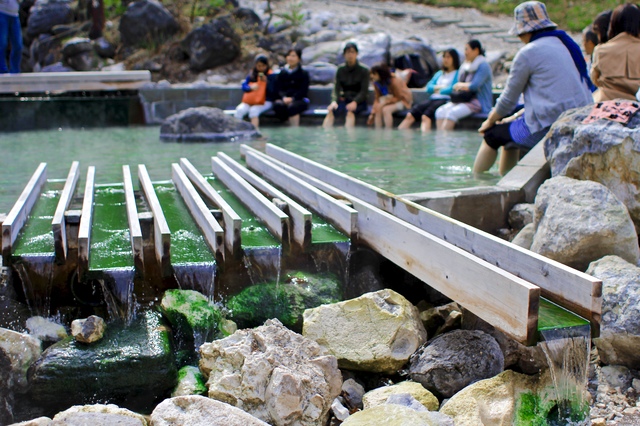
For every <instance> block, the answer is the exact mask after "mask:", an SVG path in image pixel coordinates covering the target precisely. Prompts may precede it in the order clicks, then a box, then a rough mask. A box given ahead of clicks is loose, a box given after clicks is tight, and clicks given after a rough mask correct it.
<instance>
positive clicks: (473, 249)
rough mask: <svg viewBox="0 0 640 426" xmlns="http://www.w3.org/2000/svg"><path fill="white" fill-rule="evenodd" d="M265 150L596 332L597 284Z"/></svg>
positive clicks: (357, 183)
mask: <svg viewBox="0 0 640 426" xmlns="http://www.w3.org/2000/svg"><path fill="white" fill-rule="evenodd" d="M243 149H244V148H243ZM266 152H267V154H268V155H270V156H273V157H274V158H277V159H278V160H280V161H282V162H284V163H286V164H289V165H291V166H293V167H295V168H297V169H300V170H301V171H303V172H304V173H306V174H309V175H311V176H313V177H315V178H317V179H318V180H320V181H322V182H326V183H327V184H329V185H332V186H334V187H336V188H339V189H341V190H342V191H344V192H346V193H349V194H352V195H353V196H355V197H357V198H360V199H362V200H364V201H366V202H369V203H371V204H372V205H374V206H377V207H379V208H381V209H383V210H385V211H387V212H389V213H392V214H393V215H394V216H396V217H398V218H400V219H402V220H404V221H406V222H408V223H411V224H412V225H415V226H417V227H419V228H420V229H423V230H425V231H427V232H429V233H431V234H433V235H435V236H437V237H439V238H441V239H443V240H445V241H448V242H450V243H452V244H454V245H455V246H457V247H460V248H462V249H464V250H466V251H467V252H469V253H472V254H474V255H475V256H478V257H479V258H481V259H483V260H485V261H487V262H489V263H491V264H493V265H496V266H499V267H501V268H503V269H504V270H506V271H508V272H511V273H513V274H515V275H517V276H519V277H522V278H524V279H525V280H527V281H529V282H531V283H533V284H535V285H537V286H539V287H540V288H541V289H542V295H543V296H544V297H546V298H548V299H549V300H551V301H553V302H555V303H557V304H559V305H560V306H562V307H564V308H566V309H569V310H571V311H573V312H575V313H576V314H578V315H580V316H582V317H585V318H587V319H588V320H590V321H591V327H592V331H593V332H594V335H598V334H599V327H600V317H601V311H602V281H601V280H598V279H596V278H594V277H592V276H590V275H587V274H584V273H582V272H580V271H576V270H575V269H573V268H570V267H568V266H565V265H563V264H561V263H559V262H556V261H554V260H551V259H548V258H546V257H544V256H541V255H539V254H537V253H533V252H531V251H529V250H526V249H523V248H521V247H518V246H516V245H514V244H511V243H509V242H507V241H504V240H502V239H500V238H497V237H495V236H493V235H491V234H488V233H486V232H483V231H480V230H478V229H476V228H473V227H471V226H469V225H466V224H465V223H462V222H460V221H457V220H454V219H451V218H449V217H447V216H445V215H442V214H440V213H437V212H434V211H433V210H429V209H427V208H426V207H424V206H421V205H419V204H417V203H414V202H411V201H409V200H405V199H403V198H402V197H398V196H396V195H394V194H391V193H389V192H387V191H384V190H382V189H380V188H377V187H375V186H373V185H370V184H368V183H365V182H362V181H360V180H358V179H355V178H352V177H350V176H348V175H346V174H344V173H341V172H338V171H336V170H333V169H330V168H329V167H326V166H323V165H322V164H319V163H317V162H314V161H312V160H308V159H306V158H304V157H302V156H299V155H297V154H294V153H291V152H289V151H286V150H284V149H282V148H279V147H277V146H275V145H271V144H267V148H266Z"/></svg>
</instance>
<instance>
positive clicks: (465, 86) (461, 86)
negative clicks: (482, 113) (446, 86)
mask: <svg viewBox="0 0 640 426" xmlns="http://www.w3.org/2000/svg"><path fill="white" fill-rule="evenodd" d="M453 90H462V91H469V83H456V84H454V85H453Z"/></svg>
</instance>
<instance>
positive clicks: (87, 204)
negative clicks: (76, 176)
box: [78, 166, 96, 279]
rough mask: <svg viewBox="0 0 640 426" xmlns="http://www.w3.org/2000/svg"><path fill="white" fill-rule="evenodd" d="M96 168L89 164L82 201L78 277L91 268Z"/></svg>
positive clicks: (80, 277)
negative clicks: (90, 249)
mask: <svg viewBox="0 0 640 426" xmlns="http://www.w3.org/2000/svg"><path fill="white" fill-rule="evenodd" d="M95 178H96V168H95V167H94V166H89V168H88V169H87V181H86V183H85V185H84V199H83V201H82V216H81V217H80V227H79V228H78V278H79V279H82V276H83V275H84V273H85V272H86V271H88V270H89V256H90V255H91V254H90V253H89V248H90V247H91V224H92V222H93V196H94V194H93V191H94V186H95Z"/></svg>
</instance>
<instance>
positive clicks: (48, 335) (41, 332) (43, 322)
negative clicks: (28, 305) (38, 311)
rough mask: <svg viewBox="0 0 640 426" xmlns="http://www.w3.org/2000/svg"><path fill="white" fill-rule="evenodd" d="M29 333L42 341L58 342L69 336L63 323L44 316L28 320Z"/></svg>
mask: <svg viewBox="0 0 640 426" xmlns="http://www.w3.org/2000/svg"><path fill="white" fill-rule="evenodd" d="M27 329H28V330H29V334H30V335H31V336H33V337H35V338H36V339H38V340H40V341H41V342H50V343H55V342H58V341H60V340H62V339H64V338H65V337H67V336H68V334H67V330H65V328H64V326H63V325H62V324H58V323H56V322H54V321H52V320H50V319H47V318H44V317H38V316H36V317H31V318H29V319H28V320H27Z"/></svg>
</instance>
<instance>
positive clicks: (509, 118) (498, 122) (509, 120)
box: [496, 114, 520, 124]
mask: <svg viewBox="0 0 640 426" xmlns="http://www.w3.org/2000/svg"><path fill="white" fill-rule="evenodd" d="M518 117H520V116H519V115H518V114H513V115H510V116H509V117H505V118H503V119H502V120H500V121H497V122H496V124H507V123H511V122H512V121H516V119H517V118H518Z"/></svg>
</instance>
